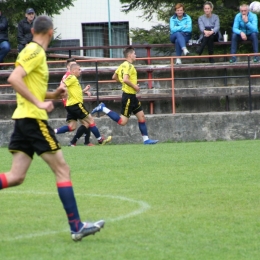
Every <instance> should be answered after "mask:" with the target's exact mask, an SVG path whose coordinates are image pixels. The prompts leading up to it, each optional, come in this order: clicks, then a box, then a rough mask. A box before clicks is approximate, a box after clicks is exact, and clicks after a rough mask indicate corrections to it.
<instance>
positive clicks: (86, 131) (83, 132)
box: [61, 58, 94, 146]
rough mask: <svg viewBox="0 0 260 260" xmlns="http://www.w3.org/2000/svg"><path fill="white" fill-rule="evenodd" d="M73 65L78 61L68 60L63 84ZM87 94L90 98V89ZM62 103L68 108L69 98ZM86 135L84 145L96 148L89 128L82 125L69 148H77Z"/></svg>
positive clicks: (65, 98) (64, 98)
mask: <svg viewBox="0 0 260 260" xmlns="http://www.w3.org/2000/svg"><path fill="white" fill-rule="evenodd" d="M72 64H77V62H76V59H75V58H69V59H67V62H66V68H67V71H66V73H65V74H64V75H63V77H62V80H61V82H63V81H64V80H65V79H66V78H67V77H68V76H69V75H70V66H71V65H72ZM85 93H86V94H88V95H89V96H90V92H89V91H88V89H86V91H85ZM62 102H63V105H64V107H65V106H66V102H67V97H63V98H62ZM82 135H84V137H85V138H84V139H85V141H84V145H86V146H94V144H92V143H91V142H90V141H89V138H90V129H89V128H86V127H85V126H84V125H81V126H80V127H79V128H78V129H77V131H76V134H75V135H74V136H73V138H72V140H71V141H70V142H69V146H76V143H77V141H78V139H79V138H80V137H81V136H82Z"/></svg>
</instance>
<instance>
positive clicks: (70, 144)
mask: <svg viewBox="0 0 260 260" xmlns="http://www.w3.org/2000/svg"><path fill="white" fill-rule="evenodd" d="M68 146H72V147H74V146H76V144H72V143H69V144H68Z"/></svg>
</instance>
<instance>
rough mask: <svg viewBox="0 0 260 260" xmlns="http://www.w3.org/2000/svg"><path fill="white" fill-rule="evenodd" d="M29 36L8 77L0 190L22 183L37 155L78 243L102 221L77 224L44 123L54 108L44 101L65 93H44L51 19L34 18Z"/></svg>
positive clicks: (66, 176)
mask: <svg viewBox="0 0 260 260" xmlns="http://www.w3.org/2000/svg"><path fill="white" fill-rule="evenodd" d="M32 34H33V41H32V42H30V43H29V44H28V45H27V46H26V47H25V48H24V49H23V50H22V51H21V52H20V53H19V56H18V58H17V60H16V62H15V69H14V70H13V72H12V73H11V75H10V76H9V78H8V82H9V83H10V84H11V85H12V87H13V88H14V90H15V91H16V92H17V108H16V110H15V111H14V113H13V116H12V118H13V119H14V131H13V134H12V136H11V140H10V143H9V151H10V152H11V153H12V154H13V161H12V166H11V169H10V171H9V172H6V173H1V174H0V190H1V189H4V188H9V187H12V186H17V185H20V184H22V183H23V181H24V179H25V177H26V173H27V171H28V169H29V167H30V164H31V162H32V160H33V155H34V153H36V154H37V155H39V156H41V158H42V159H43V160H44V161H45V162H46V163H47V164H48V165H49V167H50V168H51V169H52V171H53V172H54V174H55V177H56V185H57V189H58V194H59V197H60V200H61V202H62V204H63V207H64V209H65V212H66V214H67V218H68V223H69V226H70V230H71V237H72V239H73V240H74V241H79V240H81V239H82V238H83V237H85V236H88V235H91V234H94V233H96V232H97V231H100V229H101V228H102V227H103V226H104V224H105V222H104V221H103V220H100V221H97V222H94V223H88V222H82V221H81V219H80V216H79V212H78V208H77V203H76V199H75V196H74V192H73V186H72V182H71V179H70V169H69V166H68V165H67V163H66V162H65V160H64V157H63V154H62V151H61V149H60V144H59V142H58V141H57V139H56V137H55V133H54V131H53V129H52V128H51V127H50V126H49V124H48V122H47V119H48V115H47V112H50V111H51V110H53V108H54V106H53V102H52V101H44V100H45V99H58V98H60V95H61V94H63V93H64V91H66V89H65V88H63V87H60V88H58V89H57V90H56V91H55V92H47V89H48V78H49V72H48V66H47V63H46V53H45V50H46V49H47V47H48V44H49V43H50V41H51V39H52V37H53V24H52V21H51V19H50V18H49V17H48V16H38V17H37V18H36V20H35V21H34V24H33V27H32ZM10 217H11V216H10ZM49 217H50V218H52V216H49Z"/></svg>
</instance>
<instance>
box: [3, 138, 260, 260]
mask: <svg viewBox="0 0 260 260" xmlns="http://www.w3.org/2000/svg"><path fill="white" fill-rule="evenodd" d="M63 152H64V155H65V157H66V160H67V161H68V163H69V164H70V167H71V174H72V180H73V184H74V191H75V194H76V197H77V201H78V207H79V210H80V214H81V218H82V219H83V220H86V219H87V220H98V219H104V220H105V221H106V225H105V228H104V229H103V230H102V231H101V232H100V233H98V234H96V235H95V236H90V237H87V238H85V239H83V240H82V241H81V242H78V243H75V242H73V241H72V240H71V238H70V234H69V228H68V224H67V219H66V215H65V212H64V210H63V208H62V205H61V203H60V201H59V198H58V196H57V192H56V186H55V182H54V176H53V174H52V173H51V171H50V170H49V168H48V167H47V166H46V165H45V164H44V163H43V161H42V160H41V159H40V158H39V157H37V156H35V159H34V161H33V164H32V166H31V168H30V170H29V172H28V175H27V178H26V180H25V182H24V184H23V185H21V186H19V187H16V188H11V189H6V190H3V191H0V205H1V206H0V207H1V218H0V257H1V259H2V260H6V259H8V260H9V259H25V260H35V259H37V260H40V259H44V260H45V259H46V260H49V259H65V260H67V259H75V260H78V259H95V260H96V259H104V260H121V259H127V260H130V259H131V260H134V259H138V260H139V259H142V260H143V259H149V260H159V259H167V260H168V259H178V260H179V259H199V260H200V259H201V260H204V259H205V260H211V259H221V260H222V259H235V260H239V259H250V260H251V259H260V169H259V164H260V160H259V156H260V141H258V140H256V141H236V142H197V143H162V144H160V143H159V144H157V145H154V146H144V145H142V144H140V145H108V146H104V147H101V146H95V147H84V146H77V147H74V148H73V147H63ZM0 158H1V172H4V171H7V170H9V167H10V163H11V158H12V157H11V155H10V154H9V153H8V151H7V149H6V148H1V149H0Z"/></svg>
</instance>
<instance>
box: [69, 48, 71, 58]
mask: <svg viewBox="0 0 260 260" xmlns="http://www.w3.org/2000/svg"><path fill="white" fill-rule="evenodd" d="M69 58H71V50H69Z"/></svg>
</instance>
